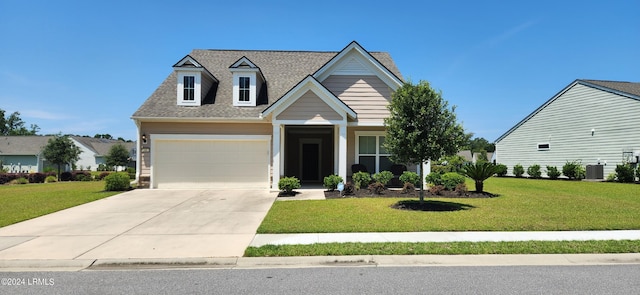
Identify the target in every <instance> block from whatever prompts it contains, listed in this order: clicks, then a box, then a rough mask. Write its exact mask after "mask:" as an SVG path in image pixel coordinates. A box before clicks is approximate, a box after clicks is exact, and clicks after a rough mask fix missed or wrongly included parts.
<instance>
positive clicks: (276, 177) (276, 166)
mask: <svg viewBox="0 0 640 295" xmlns="http://www.w3.org/2000/svg"><path fill="white" fill-rule="evenodd" d="M271 141H272V145H273V148H272V149H271V153H272V155H273V157H272V158H271V163H272V164H271V165H273V167H272V169H271V171H272V173H273V175H272V179H273V181H272V182H271V190H278V182H280V124H278V123H273V137H272V138H271Z"/></svg>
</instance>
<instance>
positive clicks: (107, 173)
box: [97, 172, 111, 180]
mask: <svg viewBox="0 0 640 295" xmlns="http://www.w3.org/2000/svg"><path fill="white" fill-rule="evenodd" d="M109 174H111V172H100V174H98V178H97V180H103V179H104V178H105V177H107V175H109Z"/></svg>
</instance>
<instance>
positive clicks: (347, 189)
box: [342, 182, 356, 196]
mask: <svg viewBox="0 0 640 295" xmlns="http://www.w3.org/2000/svg"><path fill="white" fill-rule="evenodd" d="M355 194H356V187H355V186H354V185H353V183H351V182H347V183H345V184H344V189H343V190H342V195H343V196H353V195H355Z"/></svg>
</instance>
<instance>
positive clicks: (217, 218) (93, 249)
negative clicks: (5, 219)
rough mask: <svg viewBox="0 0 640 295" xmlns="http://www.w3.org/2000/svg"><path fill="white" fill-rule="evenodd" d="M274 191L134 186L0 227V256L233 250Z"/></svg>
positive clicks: (184, 254) (239, 248)
mask: <svg viewBox="0 0 640 295" xmlns="http://www.w3.org/2000/svg"><path fill="white" fill-rule="evenodd" d="M276 195H277V194H276V193H270V192H268V191H258V190H254V191H244V190H226V191H214V190H134V191H130V192H126V193H122V194H119V195H115V196H112V197H109V198H105V199H101V200H98V201H95V202H92V203H88V204H84V205H80V206H77V207H73V208H69V209H66V210H63V211H60V212H56V213H52V214H49V215H46V216H42V217H39V218H35V219H32V220H27V221H24V222H21V223H17V224H14V225H10V226H6V227H3V228H0V260H42V259H67V260H68V259H72V260H73V259H78V260H86V259H128V258H143V259H144V258H191V257H240V256H242V255H243V254H244V250H245V249H246V247H247V246H248V245H249V244H250V243H251V240H252V239H253V237H254V236H255V233H256V230H257V228H258V226H259V225H260V223H261V222H262V220H263V219H264V217H265V215H266V213H267V211H268V210H269V208H271V205H272V204H273V202H274V200H275V198H276Z"/></svg>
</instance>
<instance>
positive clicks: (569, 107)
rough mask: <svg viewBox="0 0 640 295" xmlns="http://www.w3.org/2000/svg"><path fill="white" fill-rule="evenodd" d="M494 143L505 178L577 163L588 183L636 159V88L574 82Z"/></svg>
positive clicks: (639, 92) (639, 130) (639, 96)
mask: <svg viewBox="0 0 640 295" xmlns="http://www.w3.org/2000/svg"><path fill="white" fill-rule="evenodd" d="M495 143H496V152H495V160H496V162H497V163H501V164H505V165H506V166H507V167H508V171H509V174H512V173H511V172H512V169H513V166H514V165H516V164H521V165H522V166H523V167H524V168H525V169H526V168H527V167H528V166H530V165H533V164H538V165H540V166H541V167H542V170H543V171H544V170H545V167H546V166H547V165H550V166H556V167H557V168H558V169H561V168H562V166H563V165H564V164H565V163H566V162H567V161H576V160H578V161H581V162H582V164H583V165H589V167H587V168H588V169H587V176H588V178H603V177H606V176H607V175H609V174H610V173H613V172H614V171H615V167H616V165H618V164H622V163H624V162H630V163H637V161H638V157H639V156H640V83H632V82H617V81H600V80H576V81H574V82H573V83H571V84H569V85H568V86H567V87H565V88H564V89H562V90H561V91H560V92H558V93H557V94H556V95H554V96H553V97H551V99H549V100H548V101H547V102H545V103H544V104H543V105H542V106H540V107H539V108H537V109H536V110H535V111H533V113H531V114H530V115H528V116H527V117H526V118H524V119H523V120H522V121H520V122H519V123H518V124H516V125H515V126H513V127H512V128H511V129H509V130H508V131H507V132H506V133H504V134H503V135H502V136H500V137H499V138H498V139H497V140H496V142H495ZM589 169H592V170H591V171H592V172H591V175H590V173H589V172H590V171H589ZM544 175H545V174H544V173H543V176H544Z"/></svg>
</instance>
